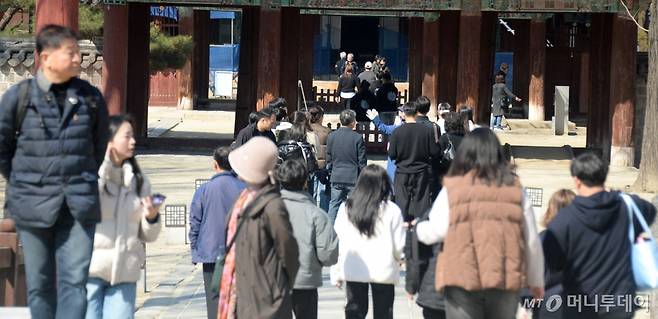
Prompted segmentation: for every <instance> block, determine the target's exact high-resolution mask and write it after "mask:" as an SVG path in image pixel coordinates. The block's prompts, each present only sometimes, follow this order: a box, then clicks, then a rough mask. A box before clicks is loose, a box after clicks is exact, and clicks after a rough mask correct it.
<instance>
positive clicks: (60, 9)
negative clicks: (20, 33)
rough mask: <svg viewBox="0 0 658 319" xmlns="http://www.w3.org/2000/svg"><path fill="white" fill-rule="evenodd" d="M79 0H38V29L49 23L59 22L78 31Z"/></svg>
mask: <svg viewBox="0 0 658 319" xmlns="http://www.w3.org/2000/svg"><path fill="white" fill-rule="evenodd" d="M79 3H80V1H79V0H37V1H36V28H35V29H36V31H37V32H39V31H40V30H41V28H43V27H44V26H45V25H48V24H58V25H62V26H65V27H69V28H71V29H73V30H75V31H78V8H79Z"/></svg>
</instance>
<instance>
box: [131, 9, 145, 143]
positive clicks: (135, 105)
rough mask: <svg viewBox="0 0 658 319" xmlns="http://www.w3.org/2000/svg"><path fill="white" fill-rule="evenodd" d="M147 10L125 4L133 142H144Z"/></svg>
mask: <svg viewBox="0 0 658 319" xmlns="http://www.w3.org/2000/svg"><path fill="white" fill-rule="evenodd" d="M150 8H151V6H150V5H149V4H144V3H139V4H137V3H130V4H128V61H127V72H126V112H127V113H129V114H130V115H132V116H133V118H134V119H135V138H136V139H138V141H139V140H140V139H141V140H144V139H146V137H147V136H146V134H147V128H148V126H147V121H148V104H149V103H148V101H149V78H150V69H149V38H150V33H149V18H150V16H151V10H150Z"/></svg>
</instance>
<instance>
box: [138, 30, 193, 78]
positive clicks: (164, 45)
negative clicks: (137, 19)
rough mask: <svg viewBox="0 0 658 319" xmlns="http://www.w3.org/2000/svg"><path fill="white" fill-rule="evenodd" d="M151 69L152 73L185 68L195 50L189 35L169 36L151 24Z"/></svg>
mask: <svg viewBox="0 0 658 319" xmlns="http://www.w3.org/2000/svg"><path fill="white" fill-rule="evenodd" d="M150 32H151V42H150V45H149V51H150V61H149V64H150V67H151V72H156V71H163V70H167V69H180V68H182V67H183V66H185V62H187V59H188V57H189V56H190V54H192V50H193V49H194V42H193V41H192V37H191V36H189V35H178V36H168V35H166V34H164V33H162V31H160V29H159V28H158V27H157V26H155V24H153V23H151V31H150Z"/></svg>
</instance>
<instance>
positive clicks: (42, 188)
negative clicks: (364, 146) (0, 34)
mask: <svg viewBox="0 0 658 319" xmlns="http://www.w3.org/2000/svg"><path fill="white" fill-rule="evenodd" d="M77 41H78V36H77V34H76V33H75V31H73V30H71V29H69V28H66V27H62V26H57V25H46V26H44V27H43V28H42V29H41V31H39V33H38V34H37V37H36V54H37V55H38V58H39V61H40V66H39V69H37V71H36V74H35V77H34V78H33V79H28V80H24V81H22V82H20V83H19V84H17V85H14V86H13V87H11V88H10V89H9V90H8V91H7V92H6V93H5V94H4V95H3V96H2V101H0V173H2V176H3V177H4V178H5V179H6V180H7V193H6V197H5V198H6V203H5V213H6V214H7V216H8V217H10V218H11V219H13V220H14V221H15V222H16V226H17V230H18V235H19V236H20V238H21V243H22V245H23V251H24V253H25V255H24V260H25V275H26V282H27V295H28V306H29V307H30V313H31V315H32V318H55V317H58V318H63V317H65V316H66V318H74V319H79V318H84V316H85V312H86V309H87V293H86V289H85V285H86V283H87V277H88V274H89V262H90V260H91V255H92V249H93V237H94V231H95V229H96V224H97V223H98V222H100V220H101V214H100V203H99V197H98V169H99V167H100V165H101V163H102V162H103V158H104V157H105V151H106V146H107V139H108V111H107V107H106V105H105V101H104V100H103V96H102V95H101V93H100V91H98V89H96V88H95V87H94V86H92V85H91V84H90V83H89V82H87V81H84V80H81V79H80V78H78V75H79V74H80V60H81V59H80V48H79V46H78V42H77Z"/></svg>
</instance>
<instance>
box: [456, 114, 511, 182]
mask: <svg viewBox="0 0 658 319" xmlns="http://www.w3.org/2000/svg"><path fill="white" fill-rule="evenodd" d="M469 173H472V174H473V180H476V179H477V180H479V181H480V182H482V183H484V184H487V185H495V186H503V185H506V186H511V185H514V184H515V183H516V181H517V176H516V174H515V173H514V170H513V167H512V166H511V165H510V163H509V161H508V160H507V158H506V157H505V154H504V153H503V148H502V147H501V146H500V141H499V140H498V137H496V134H494V133H493V131H491V130H490V129H488V128H485V127H481V128H477V129H475V130H473V132H471V133H470V134H467V135H466V137H464V139H463V140H462V142H461V144H459V148H458V149H457V153H456V154H455V159H453V160H452V164H451V165H450V170H449V171H448V175H447V176H464V175H466V174H469Z"/></svg>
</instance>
